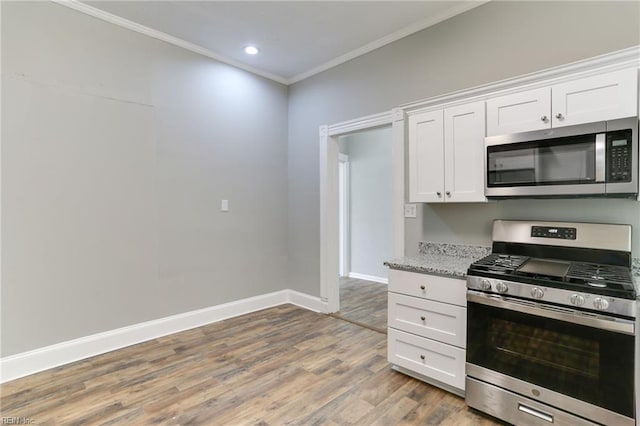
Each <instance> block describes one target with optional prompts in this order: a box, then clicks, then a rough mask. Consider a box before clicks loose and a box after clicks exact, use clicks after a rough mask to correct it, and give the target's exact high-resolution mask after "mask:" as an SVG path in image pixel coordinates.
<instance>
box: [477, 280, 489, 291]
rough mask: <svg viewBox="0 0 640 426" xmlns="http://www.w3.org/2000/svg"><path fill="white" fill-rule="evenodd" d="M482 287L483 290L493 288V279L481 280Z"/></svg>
mask: <svg viewBox="0 0 640 426" xmlns="http://www.w3.org/2000/svg"><path fill="white" fill-rule="evenodd" d="M480 289H482V290H491V281H489V280H482V281H480Z"/></svg>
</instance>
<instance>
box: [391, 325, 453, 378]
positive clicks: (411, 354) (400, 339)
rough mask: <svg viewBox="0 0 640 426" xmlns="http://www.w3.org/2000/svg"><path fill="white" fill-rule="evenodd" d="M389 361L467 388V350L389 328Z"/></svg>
mask: <svg viewBox="0 0 640 426" xmlns="http://www.w3.org/2000/svg"><path fill="white" fill-rule="evenodd" d="M387 339H388V351H389V362H391V363H393V364H396V365H398V366H400V367H404V368H407V369H409V370H412V371H415V372H416V373H420V374H422V375H424V376H427V377H430V378H432V379H435V380H438V381H440V382H442V383H445V384H447V385H449V386H453V387H454V388H457V389H461V390H464V372H465V371H464V368H465V350H464V349H460V348H456V347H455V346H450V345H447V344H444V343H440V342H436V341H434V340H430V339H425V338H424V337H419V336H416V335H414V334H409V333H405V332H402V331H398V330H396V329H393V328H389V329H388V334H387Z"/></svg>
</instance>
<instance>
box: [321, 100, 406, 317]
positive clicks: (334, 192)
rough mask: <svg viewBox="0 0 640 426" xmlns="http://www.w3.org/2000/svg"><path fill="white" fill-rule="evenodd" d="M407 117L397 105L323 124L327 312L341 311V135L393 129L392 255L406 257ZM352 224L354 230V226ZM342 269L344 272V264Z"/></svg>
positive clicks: (323, 268) (324, 291)
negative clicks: (369, 113)
mask: <svg viewBox="0 0 640 426" xmlns="http://www.w3.org/2000/svg"><path fill="white" fill-rule="evenodd" d="M404 119H405V116H404V113H403V112H402V110H400V109H396V110H394V111H388V112H384V113H380V114H375V115H371V116H367V117H362V118H359V119H356V120H351V121H346V122H342V123H338V124H333V125H330V126H320V135H319V136H320V146H319V148H320V299H321V300H320V302H321V303H322V305H323V311H324V312H326V313H329V314H333V313H335V312H338V311H340V285H339V281H340V279H339V278H340V272H341V269H340V257H341V256H340V232H339V229H340V225H339V222H340V215H339V199H340V196H339V192H340V191H339V174H340V172H339V169H340V166H339V154H340V149H339V140H340V137H341V136H347V135H351V134H354V133H357V132H362V131H365V130H374V129H379V128H384V127H386V128H387V131H389V129H390V131H391V141H392V148H391V161H392V179H391V181H392V200H391V210H392V213H391V214H392V221H391V222H392V238H391V239H392V242H391V253H392V256H391V257H393V258H398V257H402V256H403V255H404V187H405V182H404ZM349 163H350V166H349V169H350V171H349V174H350V175H353V170H352V169H353V167H352V165H353V161H352V158H351V157H350V159H349ZM351 192H353V191H351ZM350 210H353V206H350ZM351 214H353V212H352V213H351ZM350 228H351V232H353V226H351V227H350ZM350 252H353V250H350ZM384 260H387V259H384ZM343 262H344V261H343ZM344 265H351V266H350V267H349V269H351V272H353V265H354V259H353V258H351V259H349V260H348V262H344ZM342 271H343V273H344V266H343V269H342Z"/></svg>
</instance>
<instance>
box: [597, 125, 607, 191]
mask: <svg viewBox="0 0 640 426" xmlns="http://www.w3.org/2000/svg"><path fill="white" fill-rule="evenodd" d="M605 138H606V134H605V133H598V134H596V182H605V180H606V179H605V170H606V165H607V155H606V143H605V140H606V139H605Z"/></svg>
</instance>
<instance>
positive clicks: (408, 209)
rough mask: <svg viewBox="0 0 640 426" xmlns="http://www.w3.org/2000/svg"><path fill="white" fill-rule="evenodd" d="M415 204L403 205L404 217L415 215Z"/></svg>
mask: <svg viewBox="0 0 640 426" xmlns="http://www.w3.org/2000/svg"><path fill="white" fill-rule="evenodd" d="M416 216H417V212H416V205H415V204H405V205H404V217H416Z"/></svg>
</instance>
